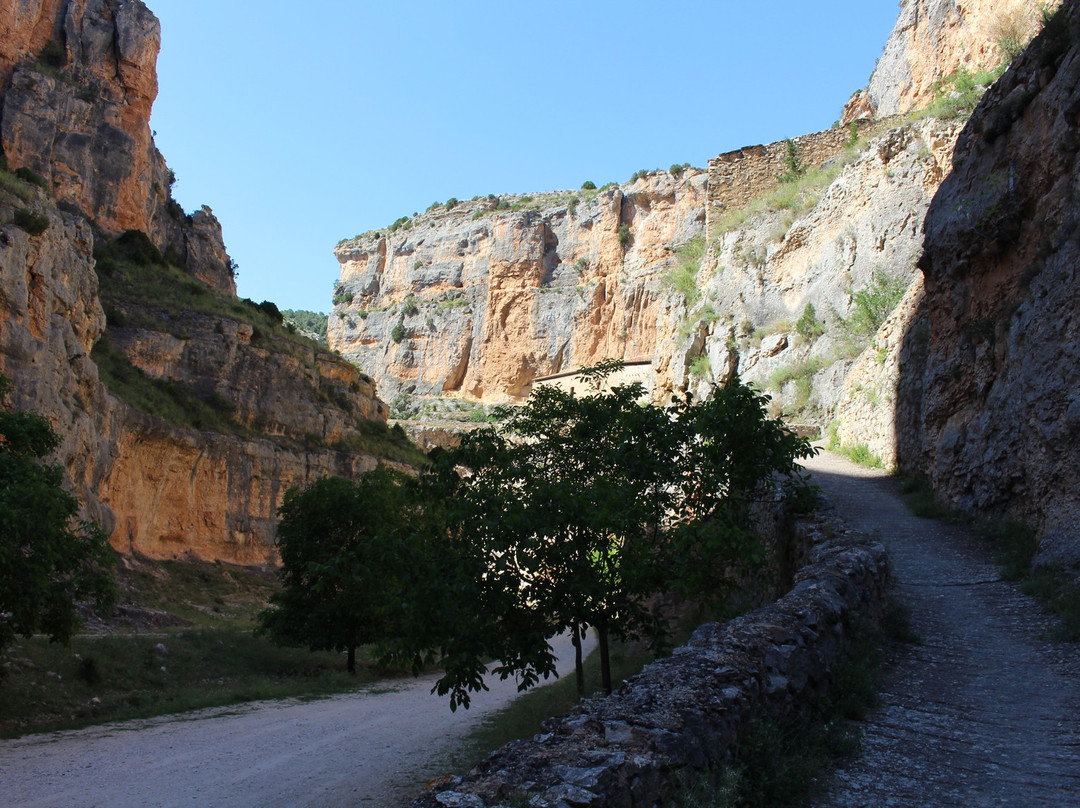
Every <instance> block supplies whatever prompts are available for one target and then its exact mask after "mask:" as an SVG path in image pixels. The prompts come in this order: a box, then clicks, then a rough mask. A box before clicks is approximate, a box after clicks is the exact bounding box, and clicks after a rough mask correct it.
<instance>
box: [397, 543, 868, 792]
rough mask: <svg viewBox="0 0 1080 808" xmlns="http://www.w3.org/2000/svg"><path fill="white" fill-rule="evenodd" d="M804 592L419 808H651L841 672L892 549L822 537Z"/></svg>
mask: <svg viewBox="0 0 1080 808" xmlns="http://www.w3.org/2000/svg"><path fill="white" fill-rule="evenodd" d="M813 532H814V533H815V535H814V536H812V537H811V538H812V539H814V544H813V546H812V548H811V550H810V552H809V562H808V563H807V564H806V565H805V566H803V567H802V568H801V569H800V570H799V571H798V573H797V574H796V575H795V584H794V586H793V588H792V589H791V590H790V591H789V592H788V593H787V594H786V595H784V596H783V597H782V598H780V599H779V600H777V601H776V602H774V603H772V604H770V605H768V606H765V607H763V608H761V609H758V610H756V611H754V612H751V613H750V614H747V615H745V616H743V617H739V618H736V619H734V620H732V621H730V622H728V623H724V624H719V623H708V624H706V625H703V626H701V627H700V628H698V629H697V631H695V632H694V634H693V636H692V637H691V638H690V641H689V642H688V643H687V644H686V645H685V646H683V647H681V648H678V649H677V650H676V651H675V653H674V654H672V656H670V657H667V658H665V659H660V660H657V661H656V662H654V663H652V664H650V665H649V666H647V667H646V668H645V669H644V670H643V671H642V672H641V673H640V674H638V675H637V676H635V677H633V678H631V679H629V680H628V681H627V682H626V683H625V684H624V685H623V686H622V687H621V688H620V689H619V690H618V691H617V692H615V693H614V694H613V695H611V696H609V697H607V698H602V699H591V700H586V701H584V702H583V703H582V704H581V705H580V706H579V707H578V708H577V711H576V712H575V713H573V714H571V715H569V716H566V717H563V718H555V719H549V720H548V721H547V722H545V724H544V732H543V733H542V734H540V735H537V736H535V737H533V738H532V739H529V740H521V741H514V742H512V743H510V744H507V745H506V746H505V747H503V748H502V749H500V750H498V751H497V752H495V753H494V754H492V755H491V757H489V758H488V759H487V760H485V761H483V762H481V763H480V764H479V765H477V766H476V767H475V768H474V769H473V770H472V771H471V772H469V774H468V775H466V776H465V777H464V778H453V779H452V780H451V781H449V782H445V783H442V784H440V785H439V786H437V787H436V789H435V790H432V791H430V792H428V793H427V794H425V795H424V796H422V797H420V798H419V799H417V800H414V801H413V802H412V803H410V808H439V806H443V807H444V808H452V807H453V806H459V807H461V808H496V807H497V806H504V807H507V808H508V806H511V805H512V806H521V805H528V806H530V807H531V808H577V807H578V806H604V808H648V807H650V806H655V805H658V804H663V803H664V800H665V799H666V798H668V797H670V795H671V791H672V780H673V776H674V775H675V774H677V773H679V772H681V771H689V772H690V773H693V772H694V771H704V770H705V769H706V768H707V767H708V766H710V765H712V764H714V763H722V762H724V761H725V760H727V759H729V757H730V750H731V748H732V745H733V743H734V742H735V740H736V739H737V738H738V734H739V730H740V728H741V726H742V724H743V722H744V721H746V719H747V718H748V717H750V716H752V715H761V714H783V713H784V712H786V711H788V710H790V709H791V708H792V707H793V706H794V705H795V704H796V701H797V700H798V699H800V697H802V696H804V695H807V694H810V693H815V692H820V691H822V690H824V689H825V688H827V686H828V682H829V678H830V675H831V670H832V667H833V664H834V662H835V661H836V660H837V658H838V657H839V656H840V654H841V653H842V652H843V651H844V650H845V649H846V648H847V647H848V646H849V645H850V644H851V643H852V642H854V641H855V640H857V639H858V638H860V637H861V636H863V635H865V634H866V633H868V632H869V631H870V630H872V629H873V628H874V627H875V626H876V623H877V618H878V617H879V615H880V612H881V606H882V601H883V599H884V594H885V585H886V581H887V577H888V567H887V563H886V558H885V549H884V547H882V546H881V545H880V544H877V543H863V542H862V541H861V537H858V536H857V535H855V534H851V533H848V534H845V536H843V537H841V538H839V539H825V538H824V537H823V536H822V534H821V532H820V531H817V530H815V531H813Z"/></svg>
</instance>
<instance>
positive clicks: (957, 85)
mask: <svg viewBox="0 0 1080 808" xmlns="http://www.w3.org/2000/svg"><path fill="white" fill-rule="evenodd" d="M1008 67H1009V63H1008V62H1002V63H1001V64H1000V65H998V66H997V67H994V68H991V69H989V70H981V71H979V72H978V73H972V72H971V71H970V70H967V69H966V68H961V69H960V70H958V71H956V72H955V73H952V74H950V75H948V76H945V78H943V79H941V80H940V81H938V82H937V83H936V84H935V85H934V88H933V89H934V100H933V101H931V102H930V104H929V105H928V106H927V107H925V108H924V109H922V110H920V111H919V112H917V113H916V114H915V116H914V117H915V118H916V119H918V118H955V119H958V120H966V119H967V118H969V117H970V116H971V113H972V112H974V111H975V107H976V106H977V105H978V103H979V101H980V100H981V99H982V97H983V95H984V94H985V93H986V89H987V88H988V87H989V86H990V85H991V84H993V83H994V82H995V81H997V80H998V79H999V78H1000V77H1001V75H1002V74H1003V73H1004V72H1005V71H1006V69H1008Z"/></svg>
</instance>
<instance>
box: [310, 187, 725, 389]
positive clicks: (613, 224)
mask: <svg viewBox="0 0 1080 808" xmlns="http://www.w3.org/2000/svg"><path fill="white" fill-rule="evenodd" d="M704 193H705V175H704V174H703V173H702V172H699V171H695V170H687V171H685V172H683V173H681V174H680V175H679V176H677V177H674V176H672V175H670V174H668V173H658V172H654V173H652V174H650V175H649V176H647V177H645V178H643V179H639V180H637V181H635V182H633V183H630V184H628V185H625V186H622V187H610V188H606V189H601V190H600V191H599V192H579V193H569V192H567V193H549V194H538V195H537V196H536V198H535V200H531V201H523V200H522V198H521V197H509V198H508V201H509V202H510V203H515V204H516V205H518V206H520V207H522V208H523V209H522V210H517V211H513V210H510V211H505V210H492V211H489V210H487V209H488V208H489V207H490V206H491V205H492V202H491V201H489V200H474V201H472V202H466V203H462V204H460V205H458V206H457V207H455V208H454V209H453V210H450V211H445V210H442V211H436V212H431V211H429V212H428V213H426V214H423V215H421V216H418V217H416V218H414V219H412V220H410V221H408V222H407V223H406V225H405V226H403V227H401V228H399V229H397V230H396V231H395V232H392V233H390V232H382V233H376V234H366V235H364V236H360V237H357V238H355V239H351V240H348V241H345V242H342V243H341V244H339V245H338V248H337V250H336V251H335V252H336V255H337V257H338V260H339V261H340V262H341V265H342V270H341V281H340V283H339V286H338V293H337V297H336V301H335V306H334V309H333V313H332V314H331V316H330V322H329V327H328V337H329V342H330V345H331V347H333V348H336V349H337V350H340V351H341V352H342V354H344V355H345V356H346V357H348V358H349V359H351V360H353V361H355V362H356V363H357V364H359V366H360V367H361V368H363V369H364V370H365V371H366V372H368V373H370V374H371V375H372V376H374V377H375V378H376V379H378V381H379V385H380V389H381V390H382V391H383V393H384V395H386V396H387V397H392V396H394V395H395V394H397V393H398V392H401V391H405V392H409V393H418V394H421V395H431V394H438V395H442V394H451V395H455V394H458V395H465V396H468V397H471V398H474V399H478V400H484V401H505V400H514V399H520V398H522V397H524V396H526V395H527V394H528V390H529V384H530V382H531V381H532V379H533V378H534V377H536V376H544V375H549V374H553V373H558V372H560V371H563V370H570V369H574V368H577V367H581V366H584V365H589V364H593V363H595V362H597V361H599V360H602V359H605V358H615V359H640V358H651V357H652V356H653V355H654V352H655V350H656V346H657V344H658V343H659V342H662V341H663V335H661V334H658V329H661V330H662V329H663V328H665V327H667V324H668V322H669V320H670V318H668V317H667V316H666V314H667V310H668V308H669V307H670V301H669V299H668V294H667V290H666V288H665V287H664V284H663V282H662V275H663V273H664V272H665V271H666V270H667V269H669V268H670V267H671V266H672V265H673V263H674V260H675V259H674V255H673V252H674V249H675V248H676V247H677V246H678V245H680V244H684V243H686V242H688V241H690V240H691V239H692V238H693V237H694V236H696V235H698V234H700V233H702V231H703V225H704V202H705V197H704ZM620 229H622V230H621V237H620ZM399 325H400V328H399V329H398V331H397V332H396V333H395V328H396V327H398V326H399ZM395 337H397V338H398V339H397V340H395Z"/></svg>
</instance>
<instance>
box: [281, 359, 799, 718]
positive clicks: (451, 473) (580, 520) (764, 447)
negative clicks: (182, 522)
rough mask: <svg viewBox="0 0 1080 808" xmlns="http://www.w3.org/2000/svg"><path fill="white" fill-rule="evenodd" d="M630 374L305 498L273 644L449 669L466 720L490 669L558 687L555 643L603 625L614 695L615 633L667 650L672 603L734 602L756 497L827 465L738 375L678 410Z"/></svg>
mask: <svg viewBox="0 0 1080 808" xmlns="http://www.w3.org/2000/svg"><path fill="white" fill-rule="evenodd" d="M614 367H615V365H614V364H604V365H600V366H597V367H596V368H592V369H588V370H586V371H585V372H584V375H585V377H586V380H587V381H589V382H590V384H591V386H592V390H591V392H590V394H588V395H583V396H577V395H575V394H574V393H572V392H567V391H563V390H560V389H557V388H555V387H543V388H540V389H538V390H536V391H534V393H533V395H532V396H531V397H530V398H529V400H528V402H527V403H526V404H524V405H523V406H521V407H517V408H513V409H507V410H505V411H503V412H502V413H501V415H502V422H501V423H500V424H498V425H497V426H489V427H485V428H482V429H479V430H476V431H473V432H470V433H468V434H467V435H465V436H463V439H462V443H461V445H460V446H459V447H458V448H456V449H453V450H451V451H446V452H439V453H437V454H436V456H435V457H434V458H433V462H432V463H431V465H430V466H429V467H427V468H426V469H424V470H423V471H422V472H421V473H420V475H419V476H418V477H417V478H415V479H412V478H407V477H404V476H402V475H395V474H393V473H391V472H389V471H386V470H378V471H376V472H369V473H368V474H366V475H364V476H363V477H362V478H361V479H360V480H358V481H357V482H356V483H349V482H346V481H342V480H322V481H319V482H318V483H316V484H315V485H313V486H312V487H311V488H309V489H307V490H306V491H305V492H296V491H290V493H289V494H288V495H287V496H286V501H285V505H284V506H283V508H282V523H281V528H280V530H279V542H280V543H281V551H282V562H283V565H284V566H283V569H282V576H283V582H284V583H285V585H286V588H285V591H283V593H282V594H281V595H280V596H276V598H275V608H276V611H272V612H271V613H270V614H268V615H267V622H266V623H265V624H266V625H267V626H268V628H269V629H270V630H271V633H272V634H276V635H277V636H279V637H281V638H283V639H291V640H294V641H301V642H303V643H304V644H309V645H311V647H312V648H339V649H348V648H350V647H355V646H356V645H358V644H361V643H369V642H370V643H377V644H378V645H379V646H380V648H381V649H382V651H383V653H384V654H385V656H386V658H387V659H392V660H395V661H397V662H408V663H411V664H412V665H413V666H414V667H417V668H419V667H420V666H422V665H425V664H436V665H438V666H440V667H441V668H442V669H443V675H442V677H441V678H440V680H439V682H438V684H437V685H436V689H437V690H438V691H439V692H440V693H443V694H449V695H450V705H451V707H452V708H456V707H457V706H458V705H459V704H463V705H465V706H468V704H469V694H470V693H471V692H475V691H477V690H480V689H483V688H484V687H485V685H484V675H485V674H486V673H488V672H490V673H494V674H496V675H499V676H502V677H504V678H505V677H509V676H514V677H516V678H517V679H518V683H519V687H520V688H521V689H525V688H527V687H530V686H531V685H533V684H535V683H536V682H538V681H539V680H540V679H541V678H545V677H547V676H549V675H551V674H552V673H553V672H554V669H555V659H554V655H553V653H552V650H551V647H550V645H549V643H548V639H549V638H550V637H552V636H554V635H555V634H558V633H560V632H563V631H567V630H569V631H571V632H573V634H574V636H575V637H576V636H580V634H581V633H582V632H583V631H584V629H585V628H586V627H591V628H594V629H595V630H596V631H597V634H598V636H599V639H600V651H601V668H602V672H603V676H604V687H605V689H607V690H609V691H610V689H611V679H610V665H609V660H608V639H609V637H618V638H627V637H644V638H648V639H649V640H651V641H652V642H654V643H655V644H662V643H663V642H664V641H665V639H666V633H667V627H668V625H667V621H666V619H665V616H664V615H663V614H661V613H660V611H659V610H658V609H657V608H656V607H655V603H654V598H653V596H654V595H656V594H657V593H661V592H677V593H678V594H680V595H682V596H683V597H687V598H691V599H694V600H697V601H701V602H705V603H710V604H713V605H716V604H720V603H722V602H723V600H724V598H725V596H726V594H727V593H728V591H729V589H730V587H731V586H732V571H733V570H742V569H749V568H752V567H754V566H755V565H756V564H758V563H760V561H761V560H762V559H763V558H764V548H762V546H761V542H760V540H759V539H758V537H757V536H756V534H755V533H754V531H753V525H752V518H751V505H752V503H753V501H754V500H755V498H758V497H760V496H761V494H762V492H763V490H764V489H765V488H767V487H769V486H770V484H771V482H772V481H773V479H774V477H776V475H778V474H780V475H784V474H791V473H792V472H793V471H794V470H795V468H796V465H795V464H796V460H797V459H798V458H800V457H806V456H808V455H809V454H811V452H812V450H811V449H810V447H809V444H808V443H807V442H806V441H805V440H802V439H800V438H797V437H796V436H794V435H792V434H791V433H790V432H788V431H787V430H786V429H785V428H784V427H783V425H782V424H781V423H780V422H779V421H778V420H776V419H772V418H769V417H768V415H767V414H766V410H765V405H766V403H767V398H766V397H764V396H763V395H761V394H760V393H758V392H756V391H755V390H754V389H753V388H750V387H748V386H745V385H743V384H742V383H740V382H738V381H736V382H734V383H733V384H731V385H728V386H726V387H723V388H717V389H715V390H714V391H713V394H712V395H711V396H710V397H709V398H708V399H706V400H703V401H698V402H694V401H692V400H691V399H690V398H688V397H687V398H683V399H677V400H675V401H673V402H672V404H671V406H669V407H667V408H663V407H658V406H654V405H652V404H649V403H646V402H644V401H643V397H644V396H643V393H644V390H643V388H642V387H641V386H640V385H637V384H631V385H615V386H612V387H610V388H608V389H605V387H604V382H605V380H606V378H607V377H608V375H609V374H610V372H611V371H612V370H613V369H614ZM387 486H389V487H387ZM375 492H378V493H375ZM491 660H494V663H493V664H492V663H491ZM579 664H580V660H579ZM489 668H490V670H489ZM579 683H580V678H579Z"/></svg>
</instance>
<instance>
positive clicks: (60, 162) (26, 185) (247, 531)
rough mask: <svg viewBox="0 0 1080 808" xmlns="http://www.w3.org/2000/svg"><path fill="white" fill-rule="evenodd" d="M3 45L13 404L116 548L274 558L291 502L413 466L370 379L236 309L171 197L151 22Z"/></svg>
mask: <svg viewBox="0 0 1080 808" xmlns="http://www.w3.org/2000/svg"><path fill="white" fill-rule="evenodd" d="M0 32H2V34H3V36H2V38H0V78H2V79H3V84H2V85H0V137H2V144H3V150H4V157H5V162H6V166H5V170H0V372H3V373H4V374H5V375H7V376H8V377H10V378H11V379H12V380H13V382H14V394H13V402H12V403H13V404H14V405H15V406H16V407H18V408H29V409H34V410H37V411H39V412H42V413H43V414H45V415H46V416H47V417H48V418H49V419H50V420H51V421H52V422H53V424H54V425H55V426H56V428H57V430H58V432H59V434H60V435H61V438H62V445H61V447H60V449H59V451H58V452H57V460H58V462H60V463H61V464H62V465H63V467H64V468H65V470H66V472H67V484H68V485H69V486H70V487H71V488H72V489H73V490H74V491H75V493H76V494H77V495H78V496H79V498H80V501H81V502H82V503H83V505H84V510H85V513H86V515H87V516H89V517H90V518H93V519H95V520H97V521H99V522H101V523H102V525H103V526H104V527H105V528H106V530H107V531H108V532H109V533H110V537H111V541H112V544H113V546H114V547H115V548H116V549H118V550H120V551H122V552H137V553H141V554H144V555H147V556H151V557H156V558H163V557H174V556H181V555H185V554H193V555H195V556H197V557H199V558H203V559H208V560H214V559H221V560H225V561H230V562H235V563H245V564H251V563H258V564H265V563H271V562H273V561H274V558H275V551H274V546H273V538H274V526H275V515H276V510H277V507H278V506H279V505H280V503H281V500H282V496H283V494H284V492H285V490H286V489H287V488H288V487H290V486H291V485H294V484H297V483H305V482H310V481H311V480H313V479H315V478H317V477H318V476H322V475H325V474H331V473H332V474H337V475H341V476H352V475H354V474H356V473H358V472H360V471H362V470H364V469H367V468H370V467H372V466H374V465H375V463H376V462H379V459H380V458H385V457H387V456H388V455H389V456H392V457H397V458H399V459H408V458H410V457H415V456H416V454H415V450H414V449H412V447H410V446H409V445H408V442H407V441H406V440H405V439H404V435H403V434H402V433H393V432H391V431H390V430H389V429H388V428H387V426H386V416H387V407H386V405H385V404H383V403H382V402H381V401H380V400H379V399H378V398H377V396H376V393H375V388H374V385H373V384H372V382H371V380H370V379H369V378H368V377H366V376H364V375H363V374H362V373H360V372H359V371H357V370H356V368H355V367H353V366H352V365H350V364H348V363H347V362H345V361H344V360H342V359H341V358H340V357H337V356H335V355H333V354H332V353H330V352H328V351H326V350H324V349H322V348H320V347H319V346H318V345H317V344H315V343H313V342H311V341H310V340H306V339H304V338H302V337H300V336H299V335H296V334H295V333H293V332H292V330H290V329H288V328H286V327H285V325H284V324H283V323H282V322H281V317H280V313H279V312H278V311H277V309H276V307H274V306H273V305H272V304H266V303H264V304H260V305H255V304H253V303H252V302H251V301H241V300H237V299H236V297H235V286H234V284H233V279H232V271H231V262H230V260H229V258H228V254H227V253H226V252H225V248H224V245H223V244H222V239H221V229H220V226H219V225H218V223H217V221H216V219H214V217H213V215H212V213H211V212H210V210H209V209H208V208H203V209H202V210H200V211H197V212H196V213H194V214H193V215H191V216H188V215H186V214H184V213H183V211H182V210H180V209H179V207H178V206H177V205H176V203H175V202H173V201H172V200H171V198H170V197H169V194H168V183H169V174H168V169H167V168H166V166H165V164H164V161H163V160H162V159H161V156H160V154H158V152H157V150H156V149H155V148H154V146H153V141H152V138H151V136H150V130H149V127H148V125H147V121H148V119H149V114H150V105H151V103H152V102H153V99H154V95H155V94H156V85H157V82H156V76H155V64H154V63H155V58H156V55H157V48H158V41H159V34H158V23H157V20H156V18H154V17H153V15H152V14H150V12H149V11H148V10H147V9H146V7H145V6H144V5H143V4H142V3H141V2H139V0H125V1H124V2H116V0H86V1H85V2H77V1H76V0H65V1H64V2H60V0H56V1H54V2H48V1H47V0H46V1H45V2H34V0H27V2H20V3H16V4H15V5H14V7H12V6H11V4H8V5H6V6H5V7H4V9H3V10H2V11H0ZM6 169H10V170H6ZM16 169H18V171H16ZM121 231H126V232H123V234H122V235H119V236H118V234H119V233H121ZM144 234H145V235H144ZM147 236H149V238H147ZM162 253H164V256H163V255H162Z"/></svg>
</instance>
